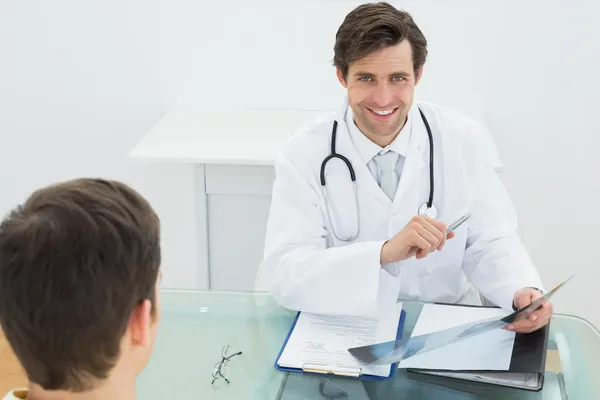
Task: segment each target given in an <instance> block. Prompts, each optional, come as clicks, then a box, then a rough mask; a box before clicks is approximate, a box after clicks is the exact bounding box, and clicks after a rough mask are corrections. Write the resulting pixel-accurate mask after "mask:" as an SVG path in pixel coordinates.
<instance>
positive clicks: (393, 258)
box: [381, 215, 454, 264]
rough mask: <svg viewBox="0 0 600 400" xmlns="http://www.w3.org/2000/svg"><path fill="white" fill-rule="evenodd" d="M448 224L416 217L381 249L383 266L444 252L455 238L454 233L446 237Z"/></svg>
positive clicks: (424, 217)
mask: <svg viewBox="0 0 600 400" xmlns="http://www.w3.org/2000/svg"><path fill="white" fill-rule="evenodd" d="M446 229H447V227H446V224H444V223H443V222H441V221H438V220H435V219H433V218H429V217H426V216H421V215H419V216H416V217H413V219H412V220H411V221H410V222H409V223H408V224H407V225H406V226H405V227H404V229H402V230H401V231H400V232H398V233H397V234H396V236H394V237H393V238H391V239H390V240H388V241H387V242H385V243H384V244H383V246H382V247H381V264H387V263H391V262H398V261H403V260H407V259H409V258H411V257H413V256H416V258H417V259H421V258H423V257H426V256H427V255H429V254H430V253H431V252H433V251H436V250H438V251H439V250H442V248H443V247H444V244H446V240H447V239H452V238H453V237H454V232H452V233H450V234H449V235H448V236H446Z"/></svg>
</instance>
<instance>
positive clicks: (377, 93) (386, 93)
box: [371, 82, 394, 107]
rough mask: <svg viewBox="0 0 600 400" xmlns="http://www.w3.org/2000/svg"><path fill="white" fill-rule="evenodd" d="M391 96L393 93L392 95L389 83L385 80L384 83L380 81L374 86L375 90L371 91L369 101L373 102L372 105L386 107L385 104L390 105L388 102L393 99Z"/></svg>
mask: <svg viewBox="0 0 600 400" xmlns="http://www.w3.org/2000/svg"><path fill="white" fill-rule="evenodd" d="M393 97H394V95H393V91H392V88H391V87H390V86H389V84H388V83H387V82H385V83H380V84H379V85H377V87H376V88H375V90H374V92H373V96H372V98H371V101H372V102H373V105H375V106H379V107H386V106H388V105H390V103H391V102H392V100H393Z"/></svg>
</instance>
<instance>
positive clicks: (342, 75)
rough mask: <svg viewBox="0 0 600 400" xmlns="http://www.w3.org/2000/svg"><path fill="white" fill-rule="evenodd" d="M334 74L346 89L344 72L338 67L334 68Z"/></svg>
mask: <svg viewBox="0 0 600 400" xmlns="http://www.w3.org/2000/svg"><path fill="white" fill-rule="evenodd" d="M335 75H336V76H337V78H338V81H340V83H341V84H342V86H343V87H344V88H345V89H348V84H347V83H346V79H345V78H344V74H343V73H342V71H340V69H339V68H338V67H336V68H335Z"/></svg>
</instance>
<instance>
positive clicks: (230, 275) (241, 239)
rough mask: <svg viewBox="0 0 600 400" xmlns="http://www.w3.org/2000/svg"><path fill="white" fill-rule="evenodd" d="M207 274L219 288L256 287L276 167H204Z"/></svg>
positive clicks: (247, 288)
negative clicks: (255, 282)
mask: <svg viewBox="0 0 600 400" xmlns="http://www.w3.org/2000/svg"><path fill="white" fill-rule="evenodd" d="M204 171H205V187H206V215H207V218H206V221H207V222H206V225H207V226H206V230H207V232H208V235H207V236H208V246H207V247H208V265H209V268H208V276H209V282H210V288H211V289H215V290H252V289H253V287H254V280H255V276H256V271H257V268H258V265H259V264H260V262H261V261H262V257H263V249H264V240H265V230H266V226H267V218H268V214H269V208H270V205H271V188H272V186H273V181H274V179H275V173H274V170H273V167H272V166H250V165H246V166H244V165H206V166H205V168H204Z"/></svg>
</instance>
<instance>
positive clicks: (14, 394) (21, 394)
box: [2, 389, 29, 400]
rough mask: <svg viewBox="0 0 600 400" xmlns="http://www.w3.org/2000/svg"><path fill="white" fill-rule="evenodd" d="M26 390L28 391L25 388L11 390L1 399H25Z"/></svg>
mask: <svg viewBox="0 0 600 400" xmlns="http://www.w3.org/2000/svg"><path fill="white" fill-rule="evenodd" d="M28 392H29V391H28V390H27V389H15V390H11V391H10V392H8V393H7V394H6V396H5V397H4V399H2V400H26V399H27V393H28Z"/></svg>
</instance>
